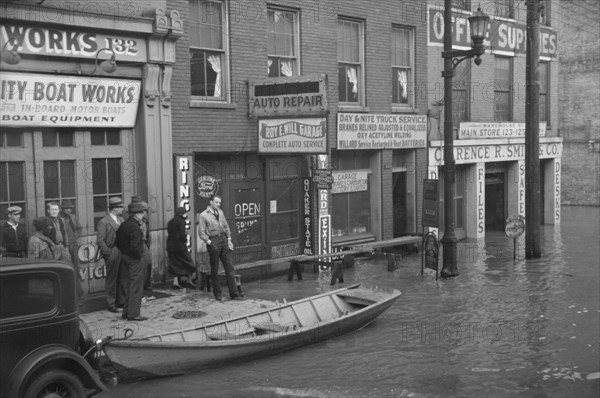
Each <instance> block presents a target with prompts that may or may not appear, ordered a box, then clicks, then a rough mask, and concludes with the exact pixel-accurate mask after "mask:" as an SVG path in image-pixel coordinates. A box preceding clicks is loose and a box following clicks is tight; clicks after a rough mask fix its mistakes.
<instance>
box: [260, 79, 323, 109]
mask: <svg viewBox="0 0 600 398" xmlns="http://www.w3.org/2000/svg"><path fill="white" fill-rule="evenodd" d="M248 97H249V103H248V106H249V114H250V116H251V117H277V116H279V117H281V116H283V117H285V116H300V115H325V114H326V113H327V112H328V104H327V77H326V76H325V75H322V74H309V75H304V76H293V77H279V78H271V79H269V80H262V81H256V82H250V84H249V88H248Z"/></svg>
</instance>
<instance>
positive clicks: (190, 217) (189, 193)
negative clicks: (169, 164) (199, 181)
mask: <svg viewBox="0 0 600 398" xmlns="http://www.w3.org/2000/svg"><path fill="white" fill-rule="evenodd" d="M193 162H194V159H193V157H192V156H175V166H176V167H175V173H176V175H175V183H176V187H177V188H176V190H175V192H177V201H176V202H175V203H176V206H175V207H183V208H184V209H185V213H184V214H183V215H182V217H183V219H184V220H185V239H186V246H187V251H188V252H189V253H195V250H194V245H195V243H196V242H195V239H192V236H193V234H194V233H193V232H192V231H195V220H194V214H195V212H194V200H193V193H194V189H193V184H194V178H193V176H194V172H193V170H192V165H193ZM173 210H175V209H173Z"/></svg>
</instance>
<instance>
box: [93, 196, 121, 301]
mask: <svg viewBox="0 0 600 398" xmlns="http://www.w3.org/2000/svg"><path fill="white" fill-rule="evenodd" d="M121 214H123V202H122V201H121V198H118V197H113V198H110V199H109V200H108V214H107V215H105V216H104V217H103V218H101V219H100V221H98V225H97V226H96V231H97V235H96V244H97V245H98V249H99V250H100V253H101V254H102V258H103V259H104V263H105V264H106V279H105V283H104V291H105V294H106V304H107V306H108V310H109V311H110V312H118V310H117V307H118V306H119V305H124V303H125V283H124V279H125V276H124V275H123V268H124V267H121V252H120V251H119V248H118V247H117V246H116V245H115V241H116V239H117V230H118V229H119V226H120V225H121V224H122V223H123V221H124V220H123V217H121Z"/></svg>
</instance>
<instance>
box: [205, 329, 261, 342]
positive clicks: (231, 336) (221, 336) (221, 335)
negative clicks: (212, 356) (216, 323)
mask: <svg viewBox="0 0 600 398" xmlns="http://www.w3.org/2000/svg"><path fill="white" fill-rule="evenodd" d="M255 332H256V329H255V328H254V327H249V328H244V330H243V331H240V332H238V333H236V332H234V331H230V330H228V331H222V332H208V331H207V332H206V335H207V336H208V338H209V339H211V340H239V339H246V338H249V337H254V336H256V333H255Z"/></svg>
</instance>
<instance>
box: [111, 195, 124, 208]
mask: <svg viewBox="0 0 600 398" xmlns="http://www.w3.org/2000/svg"><path fill="white" fill-rule="evenodd" d="M113 207H123V201H122V200H121V198H118V197H114V198H110V199H108V208H109V209H112V208H113Z"/></svg>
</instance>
